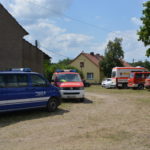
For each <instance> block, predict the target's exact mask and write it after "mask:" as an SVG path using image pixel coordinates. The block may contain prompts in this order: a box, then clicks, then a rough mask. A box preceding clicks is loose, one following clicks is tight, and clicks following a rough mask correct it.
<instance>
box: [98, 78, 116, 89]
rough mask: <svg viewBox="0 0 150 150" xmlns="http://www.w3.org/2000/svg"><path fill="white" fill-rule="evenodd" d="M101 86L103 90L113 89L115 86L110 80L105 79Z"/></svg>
mask: <svg viewBox="0 0 150 150" xmlns="http://www.w3.org/2000/svg"><path fill="white" fill-rule="evenodd" d="M101 86H102V87H104V88H115V84H113V82H112V79H111V78H105V79H104V80H103V81H102V83H101Z"/></svg>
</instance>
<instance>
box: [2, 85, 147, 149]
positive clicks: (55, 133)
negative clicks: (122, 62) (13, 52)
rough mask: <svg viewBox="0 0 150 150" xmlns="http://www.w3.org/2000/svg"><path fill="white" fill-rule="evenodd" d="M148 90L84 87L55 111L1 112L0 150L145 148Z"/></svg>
mask: <svg viewBox="0 0 150 150" xmlns="http://www.w3.org/2000/svg"><path fill="white" fill-rule="evenodd" d="M149 149H150V92H149V91H147V90H141V91H140V90H118V89H103V88H101V87H100V86H91V87H89V88H86V100H85V102H84V103H80V102H73V101H67V102H63V103H62V105H61V106H60V107H59V109H58V110H57V111H56V112H54V113H48V112H46V111H45V110H43V109H41V110H30V111H21V112H12V113H6V114H0V150H149Z"/></svg>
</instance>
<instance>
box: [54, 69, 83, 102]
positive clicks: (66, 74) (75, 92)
mask: <svg viewBox="0 0 150 150" xmlns="http://www.w3.org/2000/svg"><path fill="white" fill-rule="evenodd" d="M52 82H53V84H54V85H55V86H57V87H58V88H59V90H60V93H61V97H62V99H79V100H80V101H84V84H83V82H82V80H81V77H80V74H79V73H77V72H76V70H74V69H73V70H61V69H57V70H56V72H55V73H54V74H53V76H52Z"/></svg>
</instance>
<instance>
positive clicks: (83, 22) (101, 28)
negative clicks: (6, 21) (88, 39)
mask: <svg viewBox="0 0 150 150" xmlns="http://www.w3.org/2000/svg"><path fill="white" fill-rule="evenodd" d="M28 2H29V3H32V4H34V5H36V6H38V7H39V8H45V9H48V10H49V8H47V7H44V6H40V5H39V4H37V3H36V2H31V1H28ZM53 12H54V13H56V14H59V13H58V12H57V11H54V10H53ZM63 15H64V16H65V17H66V18H68V19H71V20H73V21H76V22H79V23H82V24H86V25H88V26H91V27H93V28H96V29H99V30H101V31H106V32H112V31H111V30H109V29H107V28H104V27H99V26H97V25H95V24H91V23H88V22H86V21H83V20H80V19H76V18H74V17H71V16H68V15H66V14H63Z"/></svg>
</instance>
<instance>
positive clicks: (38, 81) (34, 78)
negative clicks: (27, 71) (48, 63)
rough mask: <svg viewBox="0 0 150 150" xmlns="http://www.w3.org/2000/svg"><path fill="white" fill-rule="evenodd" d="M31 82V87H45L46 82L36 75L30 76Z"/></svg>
mask: <svg viewBox="0 0 150 150" xmlns="http://www.w3.org/2000/svg"><path fill="white" fill-rule="evenodd" d="M31 80H32V86H38V87H42V86H46V81H45V80H44V79H43V78H42V77H40V76H38V75H31Z"/></svg>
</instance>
